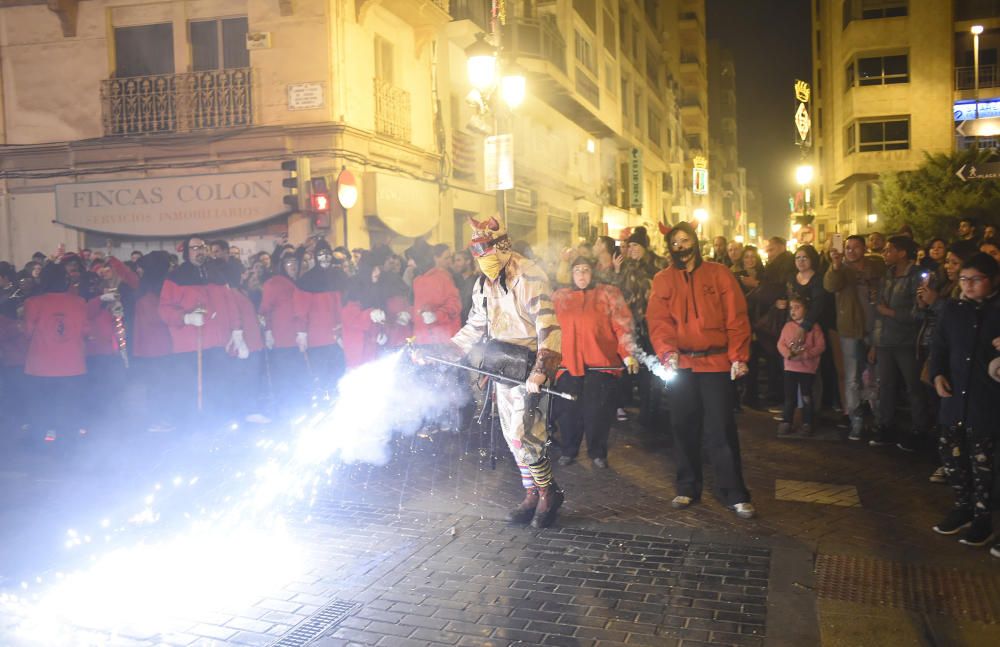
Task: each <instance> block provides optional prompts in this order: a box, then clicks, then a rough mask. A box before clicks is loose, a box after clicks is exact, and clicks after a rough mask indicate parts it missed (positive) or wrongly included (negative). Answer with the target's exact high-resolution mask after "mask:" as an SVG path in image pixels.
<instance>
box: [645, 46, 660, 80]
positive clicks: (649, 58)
mask: <svg viewBox="0 0 1000 647" xmlns="http://www.w3.org/2000/svg"><path fill="white" fill-rule="evenodd" d="M646 78H647V79H649V82H650V84H651V85H652V86H653V87H654V88H657V89H659V87H660V57H659V56H657V55H656V53H655V52H654V51H653V49H652V48H649V49H647V50H646Z"/></svg>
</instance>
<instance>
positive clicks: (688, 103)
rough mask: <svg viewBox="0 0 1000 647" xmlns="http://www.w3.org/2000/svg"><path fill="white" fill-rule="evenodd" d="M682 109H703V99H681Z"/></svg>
mask: <svg viewBox="0 0 1000 647" xmlns="http://www.w3.org/2000/svg"><path fill="white" fill-rule="evenodd" d="M681 108H702V109H704V106H703V105H701V99H700V98H698V97H681Z"/></svg>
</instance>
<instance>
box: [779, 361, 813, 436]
mask: <svg viewBox="0 0 1000 647" xmlns="http://www.w3.org/2000/svg"><path fill="white" fill-rule="evenodd" d="M815 380H816V375H815V374H814V373H796V372H795V371H785V404H784V408H783V410H782V413H781V417H782V418H784V420H785V422H791V421H792V419H794V418H795V409H796V407H798V404H799V392H800V391H801V392H802V424H805V425H811V424H812V421H813V392H812V389H813V382H814V381H815Z"/></svg>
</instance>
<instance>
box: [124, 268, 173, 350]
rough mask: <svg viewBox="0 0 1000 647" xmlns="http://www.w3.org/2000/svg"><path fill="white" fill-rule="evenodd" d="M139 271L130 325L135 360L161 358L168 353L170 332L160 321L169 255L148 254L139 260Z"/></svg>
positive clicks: (161, 320)
mask: <svg viewBox="0 0 1000 647" xmlns="http://www.w3.org/2000/svg"><path fill="white" fill-rule="evenodd" d="M138 265H139V268H140V269H142V277H141V278H140V279H139V298H138V299H137V300H136V302H135V321H134V324H133V326H132V331H133V332H132V344H131V346H132V355H133V356H134V357H164V356H166V355H169V354H170V351H171V344H170V331H169V330H168V329H167V325H166V324H165V323H163V319H161V318H160V313H159V308H160V291H161V290H162V289H163V282H164V281H165V280H166V278H167V271H168V270H169V269H170V255H169V254H167V253H166V252H164V251H160V250H156V251H153V252H150V253H148V254H146V255H144V256H142V257H140V258H139V260H138Z"/></svg>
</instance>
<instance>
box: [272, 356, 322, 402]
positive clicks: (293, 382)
mask: <svg viewBox="0 0 1000 647" xmlns="http://www.w3.org/2000/svg"><path fill="white" fill-rule="evenodd" d="M267 360H268V367H269V369H270V372H271V394H272V396H273V398H274V408H275V411H277V413H278V415H281V416H285V417H292V416H294V415H296V414H297V413H298V412H300V411H301V410H303V409H305V408H306V407H307V406H309V396H310V395H311V391H310V389H309V386H310V384H309V380H308V373H307V372H306V360H305V356H304V355H303V354H302V352H301V351H299V349H298V348H274V349H271V350H269V351H267Z"/></svg>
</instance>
